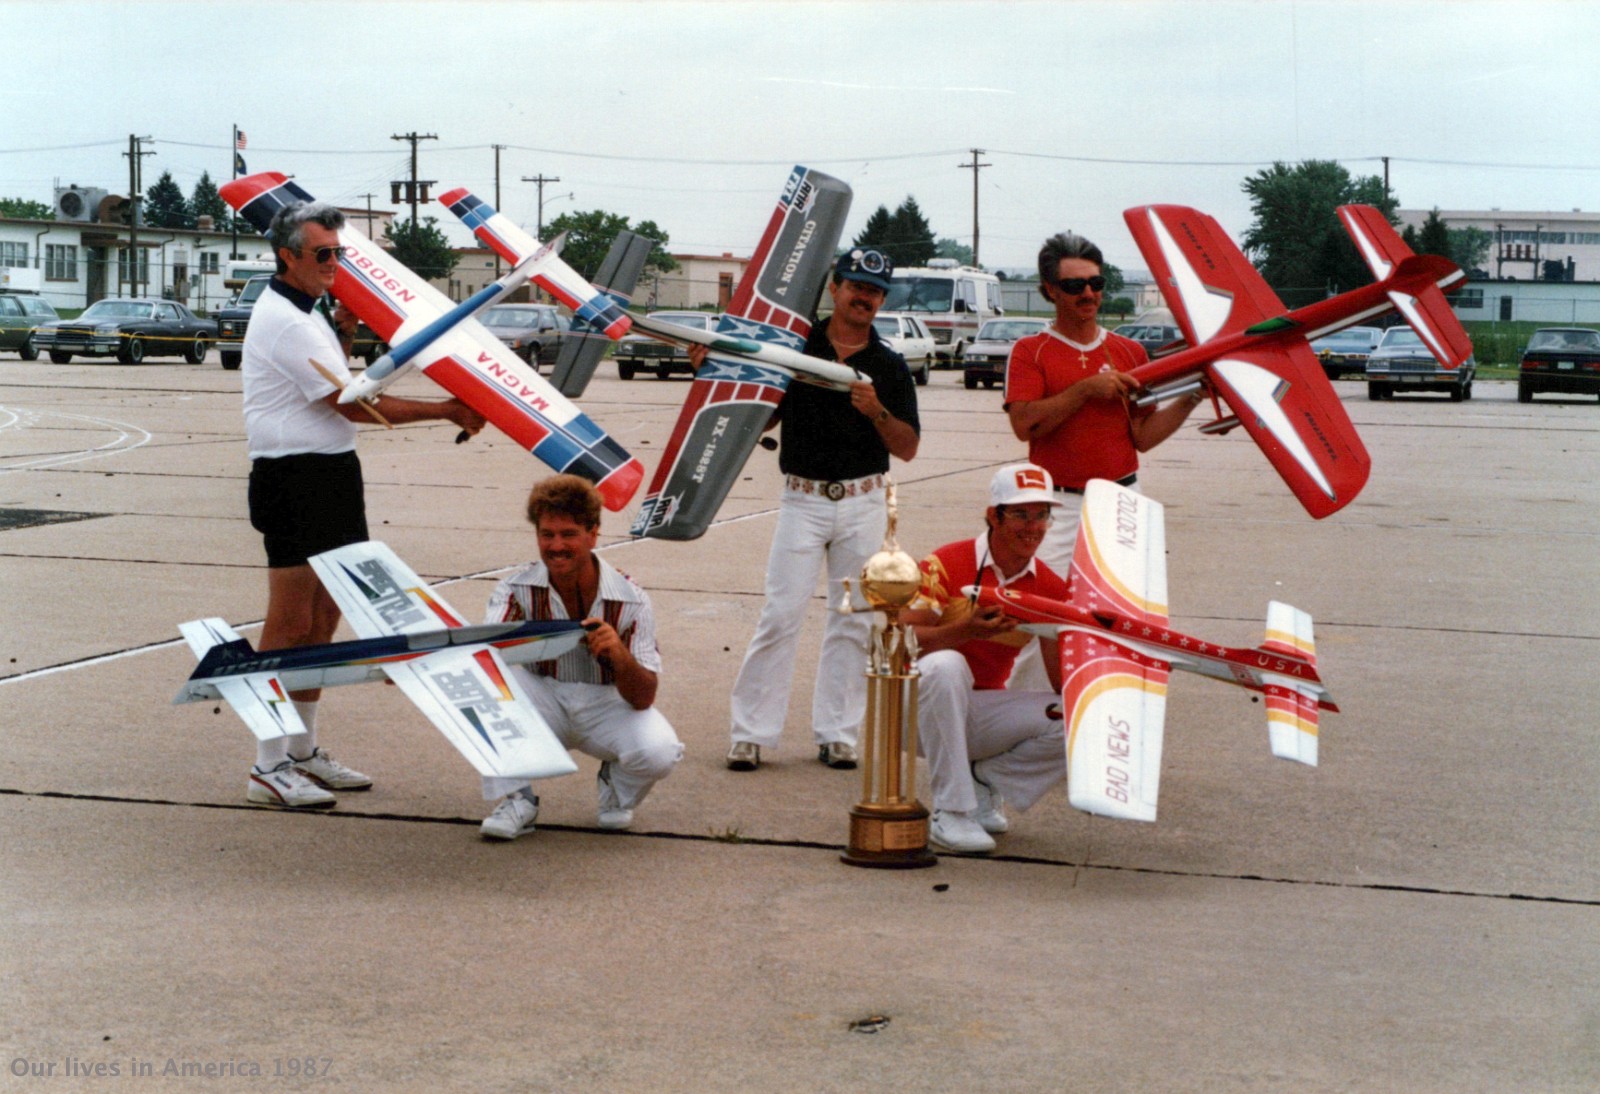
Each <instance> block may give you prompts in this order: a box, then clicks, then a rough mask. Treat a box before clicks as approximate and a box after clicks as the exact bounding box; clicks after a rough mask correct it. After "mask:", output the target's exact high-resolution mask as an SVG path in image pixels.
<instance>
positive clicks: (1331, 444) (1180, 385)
mask: <svg viewBox="0 0 1600 1094" xmlns="http://www.w3.org/2000/svg"><path fill="white" fill-rule="evenodd" d="M1123 219H1124V220H1126V221H1127V224H1128V227H1129V229H1130V230H1131V231H1132V232H1133V238H1134V240H1135V242H1137V243H1138V245H1139V250H1140V252H1141V253H1142V254H1143V255H1144V258H1145V261H1146V262H1148V263H1149V265H1150V270H1151V273H1153V274H1154V275H1155V277H1156V280H1157V282H1158V283H1159V284H1160V286H1161V293H1162V295H1163V296H1164V297H1165V298H1166V301H1167V305H1168V307H1170V308H1171V309H1172V314H1173V316H1174V317H1175V318H1176V319H1177V322H1178V325H1179V327H1181V328H1182V330H1183V333H1184V339H1185V341H1186V342H1187V343H1188V345H1189V348H1187V349H1182V350H1179V351H1178V352H1176V353H1172V354H1169V355H1167V356H1164V357H1160V358H1157V359H1156V360H1154V361H1151V362H1150V363H1148V364H1145V365H1141V366H1139V367H1138V368H1136V369H1134V370H1133V371H1132V372H1131V375H1132V376H1134V377H1135V378H1136V379H1138V380H1139V381H1140V382H1141V383H1142V384H1144V385H1145V387H1146V389H1147V391H1146V394H1145V395H1144V396H1143V397H1141V399H1140V402H1141V403H1144V402H1153V401H1156V400H1159V399H1165V398H1170V397H1171V396H1173V395H1177V394H1181V393H1183V392H1186V391H1193V390H1195V389H1196V388H1197V387H1199V386H1200V385H1201V384H1202V383H1204V385H1205V386H1206V387H1208V388H1209V389H1210V390H1211V392H1212V403H1213V407H1214V408H1215V409H1216V411H1217V419H1216V420H1215V421H1212V422H1209V423H1207V424H1206V425H1203V426H1201V427H1200V428H1201V431H1202V432H1206V433H1223V432H1226V431H1227V430H1229V429H1232V428H1234V427H1235V426H1238V425H1242V426H1244V428H1245V430H1246V432H1248V433H1249V434H1250V436H1251V437H1252V438H1253V439H1254V440H1255V442H1256V444H1257V445H1259V446H1260V448H1261V450H1262V452H1263V453H1265V454H1266V457H1267V459H1268V460H1269V461H1271V463H1272V466H1273V467H1274V468H1275V469H1277V471H1278V474H1279V475H1281V476H1282V477H1283V480H1284V482H1286V483H1287V484H1288V485H1289V488H1290V489H1291V490H1292V491H1294V495H1295V497H1297V498H1299V499H1300V503H1301V504H1302V505H1303V506H1305V508H1306V511H1307V512H1309V513H1310V514H1311V515H1312V516H1313V517H1319V518H1320V517H1325V516H1327V515H1328V514H1330V513H1335V512H1337V511H1338V510H1340V509H1342V508H1343V507H1344V506H1346V505H1348V504H1349V503H1350V501H1351V499H1353V498H1354V497H1355V496H1356V494H1357V493H1359V492H1360V490H1361V488H1362V486H1363V485H1365V483H1366V481H1367V475H1368V474H1369V472H1370V471H1371V468H1372V461H1371V458H1370V457H1369V456H1368V455H1367V450H1366V448H1365V447H1364V446H1363V445H1362V443H1361V438H1360V436H1359V435H1358V434H1357V433H1356V429H1355V426H1354V425H1353V424H1352V423H1351V421H1350V416H1349V415H1348V414H1346V413H1345V410H1344V406H1343V404H1341V403H1340V401H1339V396H1338V395H1337V394H1336V393H1335V392H1334V390H1333V385H1332V384H1331V383H1329V381H1328V378H1327V375H1326V373H1324V371H1323V369H1322V366H1321V365H1320V364H1319V363H1318V361H1317V357H1316V354H1315V353H1313V352H1312V351H1311V346H1310V342H1311V340H1312V339H1315V338H1321V337H1322V336H1324V335H1326V334H1330V333H1332V332H1333V331H1336V330H1342V329H1343V328H1345V327H1348V326H1353V325H1355V324H1357V323H1362V322H1365V321H1368V320H1370V319H1372V318H1373V317H1374V316H1377V315H1382V314H1383V313H1385V312H1387V311H1391V310H1395V309H1398V310H1399V311H1400V313H1401V314H1402V315H1404V316H1405V318H1406V321H1407V322H1408V323H1410V324H1411V325H1412V326H1413V327H1414V328H1415V329H1416V330H1417V333H1418V334H1420V335H1421V336H1422V339H1423V341H1424V342H1426V343H1427V344H1428V347H1429V349H1431V350H1432V351H1433V354H1434V356H1436V357H1437V358H1438V359H1439V363H1440V364H1442V365H1444V366H1445V367H1446V368H1455V367H1457V366H1458V365H1460V364H1461V363H1462V362H1463V361H1465V360H1466V359H1467V358H1468V357H1469V356H1470V355H1471V354H1472V343H1471V342H1470V341H1469V340H1468V338H1467V334H1466V332H1465V331H1464V330H1462V328H1461V323H1460V321H1459V320H1457V319H1456V317H1455V313H1454V312H1452V311H1451V309H1450V305H1449V304H1448V303H1447V302H1446V300H1445V298H1444V293H1445V292H1446V291H1449V292H1454V291H1455V290H1456V289H1458V288H1460V286H1461V284H1462V282H1464V281H1465V279H1466V275H1465V274H1463V273H1462V272H1461V270H1460V269H1458V268H1457V267H1456V266H1455V265H1454V264H1453V263H1451V262H1450V261H1449V260H1447V259H1444V258H1439V257H1437V256H1435V255H1415V254H1412V253H1411V249H1410V248H1409V247H1407V246H1406V245H1405V243H1404V241H1402V240H1401V238H1400V236H1399V235H1398V234H1396V232H1395V230H1394V229H1393V228H1392V227H1391V226H1390V225H1389V222H1388V221H1387V220H1386V219H1384V216H1383V214H1382V213H1380V212H1379V211H1378V210H1376V209H1374V208H1372V207H1371V206H1367V205H1345V206H1341V207H1340V209H1339V219H1340V220H1341V221H1342V222H1343V224H1344V227H1345V230H1346V231H1347V232H1348V233H1349V234H1350V237H1351V238H1352V239H1353V240H1354V241H1355V243H1356V247H1357V249H1358V250H1359V251H1360V252H1361V255H1362V258H1363V259H1365V260H1366V262H1367V265H1368V266H1369V267H1370V268H1371V270H1372V272H1373V275H1374V276H1375V277H1377V278H1378V280H1377V282H1375V283H1373V284H1370V285H1366V286H1363V287H1361V288H1359V289H1354V290H1352V291H1350V292H1347V293H1341V294H1340V295H1338V296H1335V297H1332V298H1330V299H1327V300H1322V301H1319V302H1317V303H1315V304H1312V305H1310V306H1309V307H1304V308H1297V309H1295V310H1294V311H1292V312H1285V310H1284V307H1283V305H1282V303H1280V302H1279V300H1278V298H1277V296H1276V295H1275V294H1274V293H1273V291H1272V290H1271V289H1270V288H1269V287H1268V286H1267V283H1266V281H1265V280H1263V279H1262V277H1261V275H1260V274H1259V273H1257V272H1256V269H1255V267H1254V266H1252V265H1250V263H1249V261H1248V260H1247V259H1246V258H1245V257H1244V255H1243V254H1242V253H1240V251H1239V248H1237V247H1235V246H1234V245H1233V243H1232V241H1231V240H1229V239H1228V236H1227V234H1226V233H1225V232H1223V230H1222V226H1221V225H1219V224H1218V223H1217V222H1216V221H1215V220H1214V219H1212V218H1211V217H1209V216H1207V215H1205V214H1204V213H1201V212H1198V211H1196V210H1194V209H1190V208H1186V207H1184V206H1179V205H1146V206H1140V207H1139V208H1136V209H1129V210H1128V211H1127V212H1125V213H1123ZM1218 396H1220V397H1221V400H1222V401H1223V402H1225V403H1227V405H1228V408H1229V410H1230V411H1231V412H1232V413H1231V414H1228V415H1224V414H1223V413H1222V410H1221V407H1220V406H1219V405H1217V397H1218Z"/></svg>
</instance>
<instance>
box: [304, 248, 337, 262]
mask: <svg viewBox="0 0 1600 1094" xmlns="http://www.w3.org/2000/svg"><path fill="white" fill-rule="evenodd" d="M301 253H302V254H303V253H305V252H303V251H302V252H301ZM342 254H344V248H343V247H341V246H338V245H335V246H332V247H318V248H317V249H316V250H314V251H312V252H311V255H312V257H313V258H315V259H316V260H317V261H318V262H328V261H331V260H332V259H335V258H338V257H339V256H340V255H342Z"/></svg>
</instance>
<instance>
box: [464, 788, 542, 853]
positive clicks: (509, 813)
mask: <svg viewBox="0 0 1600 1094" xmlns="http://www.w3.org/2000/svg"><path fill="white" fill-rule="evenodd" d="M538 816H539V796H538V795H537V794H535V793H534V792H533V790H532V789H531V788H529V787H523V788H522V789H521V790H518V791H517V792H516V793H515V794H507V795H506V796H505V797H504V798H502V799H501V801H500V804H499V805H497V806H495V807H494V812H493V813H490V814H489V815H488V816H487V817H484V818H483V823H482V824H480V825H479V826H478V833H479V834H480V835H481V836H483V838H484V839H502V840H513V839H516V838H517V837H519V836H526V835H527V834H528V833H529V832H532V831H533V822H534V821H535V820H536V819H538Z"/></svg>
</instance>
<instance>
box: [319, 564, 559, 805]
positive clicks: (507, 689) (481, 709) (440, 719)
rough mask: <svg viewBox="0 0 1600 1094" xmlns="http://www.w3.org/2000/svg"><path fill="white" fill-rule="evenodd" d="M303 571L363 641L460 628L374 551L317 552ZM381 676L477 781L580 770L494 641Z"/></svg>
mask: <svg viewBox="0 0 1600 1094" xmlns="http://www.w3.org/2000/svg"><path fill="white" fill-rule="evenodd" d="M311 566H312V568H313V569H314V570H315V571H316V573H317V577H318V578H320V579H321V581H322V584H323V586H324V587H325V588H326V589H327V590H328V592H329V594H330V595H331V596H332V597H333V599H334V601H335V603H337V604H338V605H339V610H340V611H341V612H343V613H344V615H345V618H346V619H347V620H348V621H349V623H350V626H351V629H353V630H354V631H355V632H356V633H357V634H358V635H361V636H362V637H364V638H371V637H376V636H378V635H394V634H414V633H418V632H422V631H430V630H436V629H438V627H439V626H440V625H441V624H443V625H444V626H446V627H460V626H462V620H461V617H460V616H459V615H457V613H456V612H455V610H454V609H453V608H451V607H450V605H449V604H447V603H445V601H444V599H443V598H442V597H440V596H439V595H438V594H437V593H435V592H433V591H432V590H431V589H429V588H428V586H427V585H426V584H425V583H424V582H423V581H422V579H421V578H420V577H418V576H417V575H416V574H415V573H414V572H413V571H412V570H411V568H410V567H408V566H407V565H406V564H405V563H404V562H402V561H401V560H400V558H399V556H398V555H396V554H395V553H394V552H393V551H391V550H390V549H389V548H388V547H387V546H385V545H384V544H382V543H378V542H376V541H372V542H366V543H352V544H349V545H348V546H345V547H340V548H337V549H336V550H332V551H325V552H323V553H322V554H320V555H315V556H313V557H312V558H311ZM575 642H576V635H574V638H573V644H575ZM551 655H552V654H551V653H550V652H549V651H545V653H544V654H543V656H551ZM384 671H385V673H386V674H387V675H388V676H389V678H390V679H391V680H393V681H394V682H395V684H396V685H397V686H398V687H399V688H400V689H401V690H402V691H403V692H405V694H406V697H407V698H409V699H410V700H411V701H412V702H413V703H415V704H416V705H417V707H418V708H419V709H421V710H422V712H423V713H424V714H426V715H427V716H428V718H429V719H430V720H431V721H432V722H433V724H434V725H435V726H437V727H438V728H439V731H440V732H441V733H443V734H444V736H445V738H446V739H447V740H449V742H450V743H451V744H452V745H454V746H455V748H456V750H457V751H458V752H460V753H461V754H462V755H463V756H464V757H466V759H467V761H468V762H469V763H471V764H472V766H473V767H474V768H475V769H477V771H478V773H479V774H481V775H486V776H495V777H501V778H513V779H542V778H548V777H550V776H552V775H564V774H568V773H570V772H573V771H576V770H577V769H578V768H577V765H576V764H575V763H573V761H572V757H571V756H570V755H569V754H568V753H567V750H566V749H565V748H564V747H563V746H562V744H561V742H560V741H559V740H557V739H556V736H555V733H554V732H552V731H551V729H550V727H549V726H548V725H546V724H545V722H544V719H542V718H540V717H539V715H538V714H537V713H536V712H535V710H534V708H533V705H532V704H531V703H530V702H529V701H528V699H527V696H526V695H525V694H524V693H523V692H522V689H521V688H520V687H519V686H518V685H517V682H516V680H515V678H514V676H513V675H512V674H511V673H510V672H509V671H508V670H507V667H506V663H505V661H504V660H503V659H502V658H501V657H500V655H499V654H498V653H497V652H496V651H495V648H494V646H493V644H492V643H489V642H484V643H473V644H468V645H455V646H448V647H443V648H440V649H436V650H433V651H430V652H427V653H424V654H422V655H421V656H419V657H413V658H411V659H408V660H405V661H402V662H398V663H394V664H388V665H385V666H384Z"/></svg>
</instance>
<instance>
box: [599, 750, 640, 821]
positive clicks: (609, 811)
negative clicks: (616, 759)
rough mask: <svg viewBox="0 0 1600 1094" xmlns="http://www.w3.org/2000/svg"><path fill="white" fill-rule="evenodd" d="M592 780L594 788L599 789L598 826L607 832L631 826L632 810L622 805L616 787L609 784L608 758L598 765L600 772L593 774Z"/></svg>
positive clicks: (609, 763)
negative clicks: (593, 778)
mask: <svg viewBox="0 0 1600 1094" xmlns="http://www.w3.org/2000/svg"><path fill="white" fill-rule="evenodd" d="M594 781H595V787H596V789H598V790H599V791H600V827H601V828H604V829H605V830H606V831H608V832H620V831H622V830H623V829H624V828H630V827H632V825H633V810H632V809H624V808H623V807H622V801H621V799H620V798H618V797H617V790H616V787H614V786H612V785H611V761H610V760H606V761H605V762H604V763H602V764H601V765H600V774H598V775H596V776H595V780H594Z"/></svg>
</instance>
